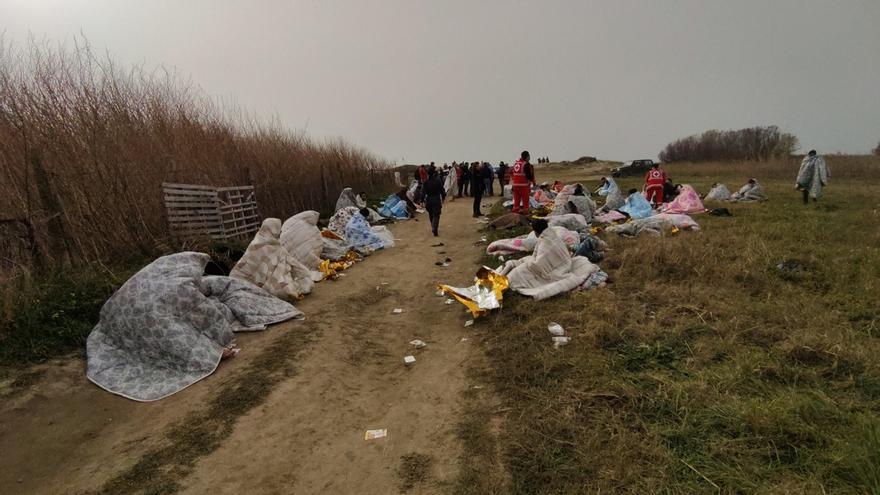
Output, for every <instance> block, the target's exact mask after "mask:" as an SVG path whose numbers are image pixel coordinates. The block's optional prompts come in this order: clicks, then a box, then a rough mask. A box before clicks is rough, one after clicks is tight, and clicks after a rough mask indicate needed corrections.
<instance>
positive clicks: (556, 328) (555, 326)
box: [547, 323, 565, 337]
mask: <svg viewBox="0 0 880 495" xmlns="http://www.w3.org/2000/svg"><path fill="white" fill-rule="evenodd" d="M547 330H548V331H549V332H550V333H551V334H553V335H555V336H557V337H558V336H560V335H565V329H564V328H562V325H560V324H559V323H551V324H549V325H547Z"/></svg>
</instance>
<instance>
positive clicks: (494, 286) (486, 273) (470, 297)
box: [437, 266, 508, 318]
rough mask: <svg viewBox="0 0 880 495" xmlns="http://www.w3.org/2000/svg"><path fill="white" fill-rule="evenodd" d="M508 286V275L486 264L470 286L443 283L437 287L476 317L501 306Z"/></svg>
mask: <svg viewBox="0 0 880 495" xmlns="http://www.w3.org/2000/svg"><path fill="white" fill-rule="evenodd" d="M507 286H508V282H507V277H505V276H504V275H501V274H499V273H496V272H495V271H493V270H492V269H490V268H487V267H485V266H484V267H482V268H480V270H479V271H478V272H477V276H476V277H475V278H474V285H472V286H470V287H451V286H448V285H442V284H441V285H438V286H437V287H438V288H439V289H440V291H441V292H443V293H444V294H449V295H451V296H452V297H453V298H455V300H456V301H458V302H460V303H462V304H464V305H465V307H467V309H468V310H470V312H471V314H473V315H474V317H475V318H476V317H479V316H483V315H485V314H486V313H488V312H489V311H491V310H493V309H497V308H500V307H501V299H502V298H503V293H504V291H505V290H507Z"/></svg>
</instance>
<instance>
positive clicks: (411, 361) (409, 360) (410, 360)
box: [403, 356, 416, 366]
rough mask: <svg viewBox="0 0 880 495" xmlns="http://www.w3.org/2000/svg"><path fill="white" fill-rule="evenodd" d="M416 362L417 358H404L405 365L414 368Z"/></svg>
mask: <svg viewBox="0 0 880 495" xmlns="http://www.w3.org/2000/svg"><path fill="white" fill-rule="evenodd" d="M415 362H416V358H415V356H404V358H403V364H405V365H407V366H412V365H413V364H415Z"/></svg>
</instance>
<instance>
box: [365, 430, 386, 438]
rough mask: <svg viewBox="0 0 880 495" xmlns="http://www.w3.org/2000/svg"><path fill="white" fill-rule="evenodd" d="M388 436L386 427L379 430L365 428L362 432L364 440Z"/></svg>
mask: <svg viewBox="0 0 880 495" xmlns="http://www.w3.org/2000/svg"><path fill="white" fill-rule="evenodd" d="M387 436H388V428H382V429H379V430H367V431H366V433H364V440H376V439H377V438H384V437H387Z"/></svg>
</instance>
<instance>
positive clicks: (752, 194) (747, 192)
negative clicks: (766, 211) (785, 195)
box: [730, 179, 767, 202]
mask: <svg viewBox="0 0 880 495" xmlns="http://www.w3.org/2000/svg"><path fill="white" fill-rule="evenodd" d="M730 200H731V201H740V202H749V201H767V194H766V193H765V192H764V188H763V187H762V186H761V184H758V180H757V179H749V181H748V182H746V184H745V185H744V186H742V187H741V188H740V189H739V191H737V192H735V193H733V196H732V197H731V199H730Z"/></svg>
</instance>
